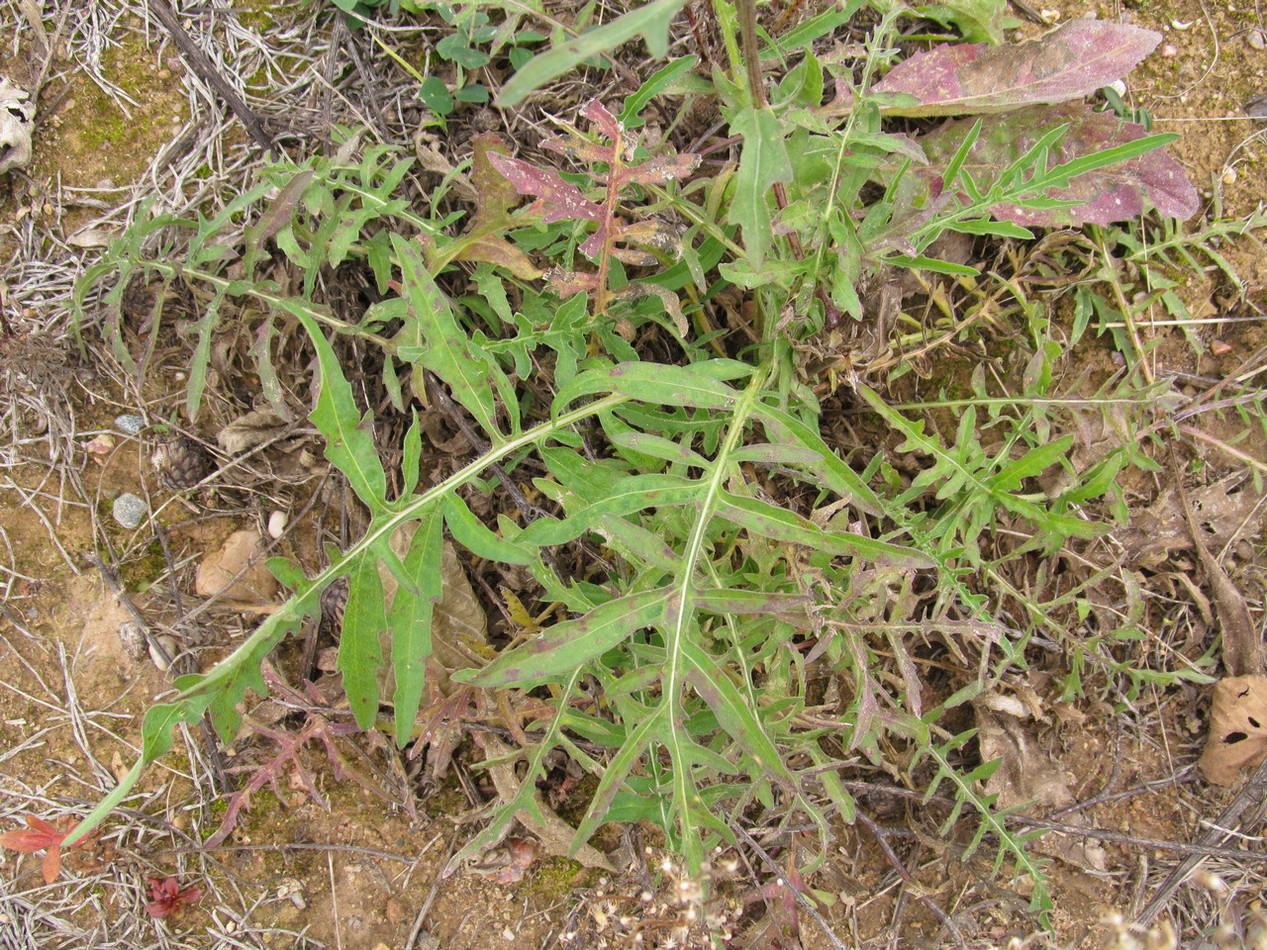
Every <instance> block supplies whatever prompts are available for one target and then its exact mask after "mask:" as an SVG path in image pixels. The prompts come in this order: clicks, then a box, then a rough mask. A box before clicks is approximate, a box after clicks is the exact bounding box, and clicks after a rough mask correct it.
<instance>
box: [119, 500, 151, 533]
mask: <svg viewBox="0 0 1267 950" xmlns="http://www.w3.org/2000/svg"><path fill="white" fill-rule="evenodd" d="M111 513H112V514H113V515H114V520H115V521H117V522H119V524H121V525H123V527H125V528H127V529H129V530H131V529H132V528H139V527H140V526H141V522H143V521H144V520H145V518H146V516H147V515H148V514H149V513H150V506H149V505H147V504H146V503H145V499H144V498H139V497H138V496H136V495H133V494H132V493H131V492H125V493H124V494H122V495H120V496H119V497H118V498H116V499H115V500H114V507H113V509H111Z"/></svg>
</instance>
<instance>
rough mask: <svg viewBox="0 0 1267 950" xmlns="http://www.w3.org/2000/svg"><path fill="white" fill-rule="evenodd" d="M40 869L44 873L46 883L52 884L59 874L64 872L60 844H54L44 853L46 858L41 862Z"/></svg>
mask: <svg viewBox="0 0 1267 950" xmlns="http://www.w3.org/2000/svg"><path fill="white" fill-rule="evenodd" d="M40 871H41V872H42V873H43V874H44V883H45V884H52V883H53V882H54V881H56V880H57V877H58V875H60V874H61V873H62V846H61V845H60V844H55V845H52V846H51V847H50V848H49V849H48V851H47V852H46V853H45V854H44V860H43V861H41V862H40Z"/></svg>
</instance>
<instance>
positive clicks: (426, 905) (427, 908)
mask: <svg viewBox="0 0 1267 950" xmlns="http://www.w3.org/2000/svg"><path fill="white" fill-rule="evenodd" d="M458 830H459V829H458V828H454V829H453V835H452V837H450V838H449V846H448V848H446V849H445V852H444V856H443V857H441V858H440V863H439V864H438V865H437V866H436V873H435V875H434V876H433V877H432V879H431V890H429V891H427V899H426V900H424V901H423V902H422V909H421V910H419V911H418V916H417V917H415V918H414V925H413V928H412V929H411V930H410V931H409V939H408V940H406V941H405V946H404V948H403V950H413V947H414V944H415V943H417V942H418V938H419V937H420V936H421V935H422V925H423V924H424V923H425V922H426V920H427V914H429V913H431V905H432V904H434V903H435V899H436V894H437V893H438V892H439V890H440V881H441V880H443V879H444V869H445V867H446V866H447V865H448V863H449V859H450V858H451V857H453V850H454V848H455V847H456V845H457V843H458Z"/></svg>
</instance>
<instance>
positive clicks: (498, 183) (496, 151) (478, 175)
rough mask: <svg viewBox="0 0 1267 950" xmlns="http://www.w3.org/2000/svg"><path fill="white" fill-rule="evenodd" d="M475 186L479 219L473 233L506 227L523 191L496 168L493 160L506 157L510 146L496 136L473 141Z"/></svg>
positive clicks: (490, 134) (486, 134) (485, 134)
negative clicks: (486, 227)
mask: <svg viewBox="0 0 1267 950" xmlns="http://www.w3.org/2000/svg"><path fill="white" fill-rule="evenodd" d="M471 144H472V146H473V152H472V155H471V184H472V185H474V186H475V216H474V218H472V219H471V226H470V228H469V229H468V231H469V232H471V233H473V232H476V231H479V230H480V229H481V228H482V227H484V226H485V225H490V224H492V225H503V226H504V225H505V224H507V223H508V222H509V219H510V211H511V209H512V208H514V207H515V205H517V204H519V201H520V197H519V189H517V188H516V187H515V186H514V185H512V184H511V183H510V181H509V180H508V179H507V177H506V176H505V175H503V174H501V173H500V172H499V171H498V169H497V168H496V167H495V166H494V165H493V162H492V156H494V155H500V156H502V157H505V156H507V155H509V154H510V146H509V145H507V144H506V141H505V140H504V139H503V138H502V137H501V136H500V135H498V134H497V133H496V132H481V133H480V134H479V135H477V136H475V138H474V139H472V140H471Z"/></svg>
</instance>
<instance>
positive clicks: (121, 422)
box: [114, 412, 145, 435]
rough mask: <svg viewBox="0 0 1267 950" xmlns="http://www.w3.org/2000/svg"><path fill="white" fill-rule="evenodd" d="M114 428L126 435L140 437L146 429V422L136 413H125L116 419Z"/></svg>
mask: <svg viewBox="0 0 1267 950" xmlns="http://www.w3.org/2000/svg"><path fill="white" fill-rule="evenodd" d="M114 427H115V428H116V429H118V430H119V431H120V432H122V433H123V434H124V435H138V434H140V432H141V430H142V429H144V428H145V420H144V419H142V418H141V417H140V416H138V415H136V414H135V413H131V412H125V413H124V414H123V415H121V416H115V417H114Z"/></svg>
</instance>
